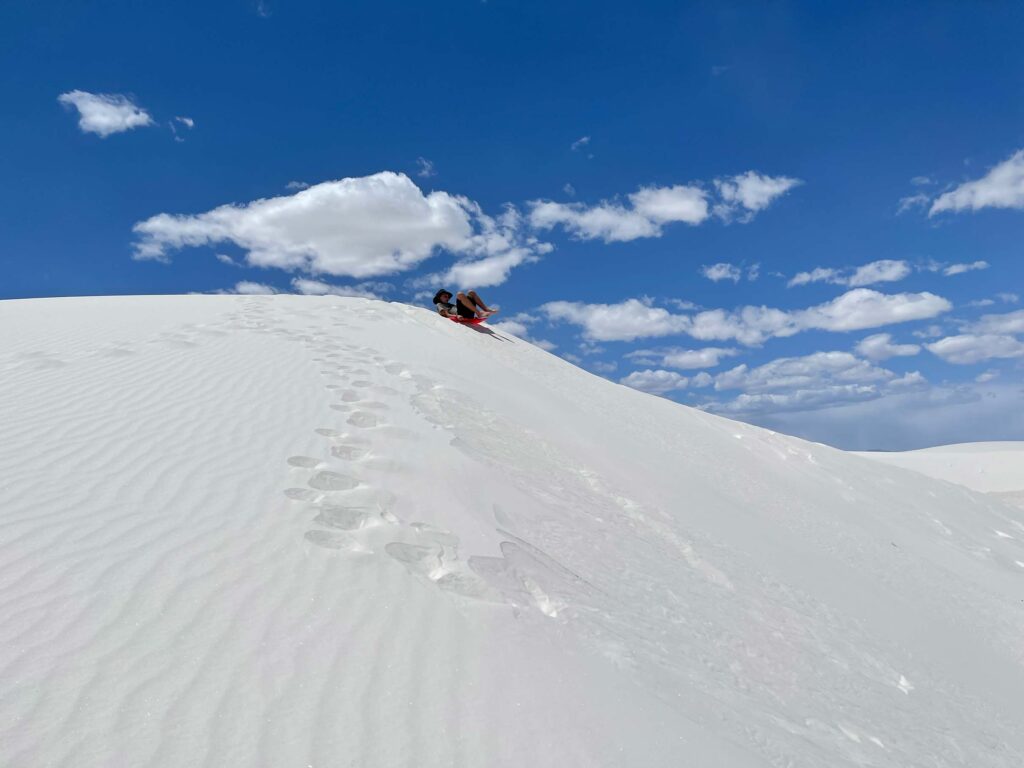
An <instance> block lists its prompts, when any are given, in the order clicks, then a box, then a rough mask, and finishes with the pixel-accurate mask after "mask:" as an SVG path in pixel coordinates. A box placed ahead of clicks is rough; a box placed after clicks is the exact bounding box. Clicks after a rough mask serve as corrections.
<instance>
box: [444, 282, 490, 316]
mask: <svg viewBox="0 0 1024 768" xmlns="http://www.w3.org/2000/svg"><path fill="white" fill-rule="evenodd" d="M451 298H452V293H451V291H448V290H446V289H444V288H442V289H441V290H440V291H438V292H437V293H436V294H434V306H435V307H437V311H438V314H440V315H441V316H442V317H450V318H453V319H456V318H462V319H465V320H472V319H474V318H485V317H490V316H491V315H493V314H494V313H495V312H497V311H498V310H496V309H491V308H490V307H488V306H487V305H486V304H484V300H483V299H481V298H480V295H479V294H478V293H477V292H476V291H467V292H465V293H463V292H462V291H459V293H458V295H457V296H456V297H455V304H452V303H451Z"/></svg>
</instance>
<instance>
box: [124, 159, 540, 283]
mask: <svg viewBox="0 0 1024 768" xmlns="http://www.w3.org/2000/svg"><path fill="white" fill-rule="evenodd" d="M505 218H506V217H502V220H504V219H505ZM134 232H135V234H136V235H137V237H138V240H137V242H136V244H135V257H136V258H138V259H159V260H167V259H168V257H169V256H168V255H169V253H170V252H171V251H174V250H178V249H182V248H187V247H198V246H203V245H213V244H216V243H223V242H230V243H234V244H235V245H237V246H239V247H240V248H243V249H245V251H246V261H247V262H248V263H249V264H250V265H253V266H258V267H277V268H280V269H286V270H302V271H306V272H310V273H313V274H318V273H319V274H326V275H334V276H349V277H355V278H365V277H372V276H375V275H384V274H390V273H395V272H401V271H403V270H407V269H410V268H412V267H414V266H416V265H417V264H418V263H419V262H421V261H423V260H424V259H426V258H428V257H429V256H431V255H432V254H433V253H435V252H436V251H437V250H438V249H446V250H448V251H450V252H452V253H454V254H456V255H459V256H463V257H473V256H480V257H485V258H486V257H498V256H503V255H504V256H505V262H504V263H502V264H500V265H498V267H497V269H498V271H499V272H500V271H501V270H502V269H504V270H506V274H507V269H510V268H511V266H510V265H512V266H514V263H522V261H524V260H525V258H524V257H522V255H521V254H520V255H516V256H513V255H510V254H509V251H510V249H513V248H516V247H524V246H522V244H520V243H517V242H516V241H515V232H514V227H511V228H509V227H507V226H504V225H499V224H497V223H496V222H495V220H493V219H491V218H490V217H488V216H486V215H484V214H483V212H482V211H481V210H480V208H479V206H477V205H476V204H475V203H473V202H472V201H470V200H468V199H466V198H464V197H460V196H455V195H450V194H448V193H447V192H431V193H430V194H428V195H425V194H424V193H423V192H422V191H421V190H420V189H419V187H417V186H416V185H415V184H414V183H413V182H412V180H411V179H409V177H408V176H405V175H404V174H399V173H391V172H387V171H385V172H382V173H377V174H374V175H372V176H365V177H360V178H347V179H341V180H338V181H327V182H323V183H320V184H316V185H314V186H311V187H309V188H308V189H304V190H301V191H299V192H297V193H295V194H293V195H287V196H281V197H273V198H268V199H261V200H255V201H253V202H250V203H245V204H241V205H222V206H220V207H219V208H215V209H213V210H212V211H208V212H206V213H200V214H196V215H172V214H167V213H161V214H158V215H156V216H153V217H151V218H149V219H146V220H145V221H142V222H139V223H138V224H136V225H135V227H134ZM531 242H532V243H533V245H530V244H527V245H526V246H525V247H526V248H527V249H529V250H530V251H531V252H534V253H543V252H545V251H546V249H547V248H548V247H547V246H545V245H543V244H539V243H536V241H531ZM517 259H518V262H517V261H516V260H517ZM490 268H491V269H495V267H494V265H491V267H490Z"/></svg>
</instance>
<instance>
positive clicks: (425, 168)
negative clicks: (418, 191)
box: [416, 157, 437, 179]
mask: <svg viewBox="0 0 1024 768" xmlns="http://www.w3.org/2000/svg"><path fill="white" fill-rule="evenodd" d="M416 166H417V168H418V170H417V171H416V175H417V176H419V177H420V178H422V179H429V178H430V177H431V176H437V169H436V168H434V163H433V162H432V161H430V160H427V158H425V157H417V158H416Z"/></svg>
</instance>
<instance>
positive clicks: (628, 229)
mask: <svg viewBox="0 0 1024 768" xmlns="http://www.w3.org/2000/svg"><path fill="white" fill-rule="evenodd" d="M799 183H801V182H800V181H799V180H797V179H790V178H787V177H784V176H779V177H776V178H772V177H770V176H762V175H760V174H758V173H756V172H754V171H747V172H746V173H744V174H740V175H739V176H733V177H730V178H728V179H716V180H715V182H714V187H715V189H716V190H717V192H718V195H719V202H718V203H717V204H716V205H715V213H716V214H717V215H718V216H720V217H722V218H725V219H728V220H732V219H734V218H737V219H738V220H739V221H742V222H748V221H750V220H751V219H752V218H753V216H754V215H755V214H756V213H757V212H758V211H761V210H763V209H764V208H767V207H768V206H769V205H770V204H771V202H772V201H773V200H774V199H776V198H777V197H779V196H780V195H783V194H785V193H786V192H787V191H788V190H789V189H792V188H793V187H794V186H796V185H797V184H799ZM528 206H529V209H530V224H531V226H533V227H534V228H536V229H552V228H554V227H556V226H561V227H564V228H565V230H566V231H567V232H569V234H571V235H572V236H573V237H575V238H577V239H579V240H595V239H600V240H604V241H605V242H606V243H612V242H627V241H630V240H636V239H637V238H641V237H660V236H661V231H662V227H663V226H664V225H665V224H670V223H673V222H683V223H685V224H691V225H697V224H701V223H703V222H704V221H706V220H707V219H708V217H709V216H710V215H711V213H710V198H709V195H708V192H707V191H705V189H703V188H702V187H701V186H700V185H698V184H690V185H675V186H671V187H641V188H640V189H639V190H637V191H636V192H634V193H633V194H631V195H629V205H625V204H623V203H621V202H618V201H614V200H613V201H607V200H606V201H603V202H601V203H598V204H597V205H593V206H587V205H584V204H582V203H556V202H553V201H551V200H533V201H531V202H530V203H529V204H528Z"/></svg>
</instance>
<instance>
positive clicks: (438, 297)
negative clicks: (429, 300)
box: [434, 288, 452, 304]
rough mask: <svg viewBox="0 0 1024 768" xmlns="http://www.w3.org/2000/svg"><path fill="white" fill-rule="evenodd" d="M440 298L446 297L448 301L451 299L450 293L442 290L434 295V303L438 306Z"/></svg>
mask: <svg viewBox="0 0 1024 768" xmlns="http://www.w3.org/2000/svg"><path fill="white" fill-rule="evenodd" d="M442 296H447V297H448V298H449V299H450V298H451V297H452V292H451V291H449V290H446V289H444V288H442V289H441V290H440V291H438V292H437V293H435V294H434V303H435V304H440V303H441V302H442V299H441V297H442Z"/></svg>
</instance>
